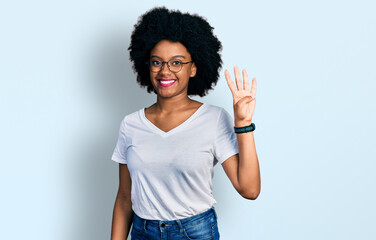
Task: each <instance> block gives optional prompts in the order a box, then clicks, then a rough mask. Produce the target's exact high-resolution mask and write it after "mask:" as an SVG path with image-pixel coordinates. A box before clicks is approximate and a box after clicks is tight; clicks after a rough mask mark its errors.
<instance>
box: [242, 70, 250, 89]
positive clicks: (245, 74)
mask: <svg viewBox="0 0 376 240" xmlns="http://www.w3.org/2000/svg"><path fill="white" fill-rule="evenodd" d="M243 85H244V90H247V91H249V81H248V74H247V71H246V70H245V69H243Z"/></svg>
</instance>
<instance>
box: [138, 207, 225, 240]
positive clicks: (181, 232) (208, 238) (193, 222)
mask: <svg viewBox="0 0 376 240" xmlns="http://www.w3.org/2000/svg"><path fill="white" fill-rule="evenodd" d="M131 237H132V238H131V239H132V240H141V239H142V240H149V239H150V240H157V239H158V240H162V239H163V240H167V239H168V240H170V239H172V240H182V239H186V240H187V239H188V240H189V239H192V240H193V239H194V240H218V239H219V232H218V226H217V214H216V212H215V210H214V207H212V208H211V209H209V210H208V211H206V212H203V213H200V214H198V215H195V216H192V217H188V218H183V219H179V220H172V221H159V220H146V219H143V218H140V217H139V216H137V215H136V214H134V216H133V226H132V231H131Z"/></svg>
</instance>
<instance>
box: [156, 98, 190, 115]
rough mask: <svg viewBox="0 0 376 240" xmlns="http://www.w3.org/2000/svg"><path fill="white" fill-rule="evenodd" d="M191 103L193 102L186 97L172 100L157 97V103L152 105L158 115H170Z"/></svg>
mask: <svg viewBox="0 0 376 240" xmlns="http://www.w3.org/2000/svg"><path fill="white" fill-rule="evenodd" d="M192 102H193V100H191V99H190V98H189V97H188V96H187V95H185V96H181V97H178V96H177V97H174V98H163V97H160V96H157V102H156V103H155V104H154V105H155V109H156V110H157V111H158V112H160V113H162V112H164V113H171V112H175V111H179V110H181V109H184V108H186V107H187V106H188V105H189V104H191V103H192Z"/></svg>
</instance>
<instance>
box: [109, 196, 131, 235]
mask: <svg viewBox="0 0 376 240" xmlns="http://www.w3.org/2000/svg"><path fill="white" fill-rule="evenodd" d="M132 219H133V210H132V203H131V201H130V199H124V198H121V197H119V196H118V197H116V200H115V206H114V211H113V217H112V230H111V240H125V239H127V237H128V234H129V230H130V228H131V225H132Z"/></svg>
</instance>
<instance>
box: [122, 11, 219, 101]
mask: <svg viewBox="0 0 376 240" xmlns="http://www.w3.org/2000/svg"><path fill="white" fill-rule="evenodd" d="M134 27H135V29H134V31H133V33H132V36H131V43H130V45H129V48H128V50H129V51H130V60H131V61H132V62H133V70H134V71H135V73H137V82H138V83H139V84H140V85H141V87H147V92H148V93H150V92H151V91H154V93H156V91H155V89H154V87H153V85H152V83H151V81H150V72H149V69H148V66H147V65H146V64H145V62H147V61H148V60H149V58H150V52H151V50H152V49H153V47H154V46H155V45H156V44H157V43H158V42H159V41H161V40H170V41H173V42H180V43H181V44H183V45H184V46H185V47H186V48H187V50H188V52H189V53H190V54H191V57H192V60H193V62H194V63H195V64H196V67H197V73H196V76H195V77H191V78H190V79H189V83H188V95H199V96H200V97H203V96H205V95H206V94H207V93H208V91H209V90H211V89H213V87H214V86H215V85H216V84H217V81H218V77H219V70H220V68H221V66H222V59H221V56H220V54H219V52H220V51H221V50H222V44H221V42H220V41H219V40H218V38H217V37H216V36H215V35H214V34H213V29H214V28H213V27H212V26H210V25H209V23H208V22H207V21H206V20H205V19H204V18H203V17H201V16H198V15H196V14H193V15H192V14H189V13H181V12H180V11H178V10H175V11H173V10H168V9H167V8H166V7H156V8H153V9H151V10H149V11H148V12H146V13H145V14H143V15H142V16H140V18H139V20H138V23H137V24H136V25H134Z"/></svg>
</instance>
